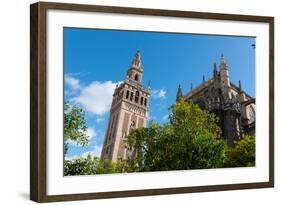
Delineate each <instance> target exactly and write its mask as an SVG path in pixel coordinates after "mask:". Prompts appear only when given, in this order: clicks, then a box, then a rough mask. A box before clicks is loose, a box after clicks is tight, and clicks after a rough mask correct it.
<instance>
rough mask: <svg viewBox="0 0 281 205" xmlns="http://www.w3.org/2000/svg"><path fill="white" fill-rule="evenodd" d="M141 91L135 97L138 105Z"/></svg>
mask: <svg viewBox="0 0 281 205" xmlns="http://www.w3.org/2000/svg"><path fill="white" fill-rule="evenodd" d="M139 95H140V93H139V91H137V92H136V95H135V102H136V103H138V102H139Z"/></svg>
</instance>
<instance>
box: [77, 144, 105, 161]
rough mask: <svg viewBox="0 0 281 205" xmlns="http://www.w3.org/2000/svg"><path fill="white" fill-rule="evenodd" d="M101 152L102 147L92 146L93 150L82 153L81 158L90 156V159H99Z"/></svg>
mask: <svg viewBox="0 0 281 205" xmlns="http://www.w3.org/2000/svg"><path fill="white" fill-rule="evenodd" d="M101 151H102V145H96V146H94V149H93V150H92V151H88V152H84V153H83V154H82V155H81V156H82V157H83V158H86V157H87V156H88V154H90V155H92V157H100V155H101Z"/></svg>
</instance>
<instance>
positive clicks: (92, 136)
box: [66, 127, 97, 147]
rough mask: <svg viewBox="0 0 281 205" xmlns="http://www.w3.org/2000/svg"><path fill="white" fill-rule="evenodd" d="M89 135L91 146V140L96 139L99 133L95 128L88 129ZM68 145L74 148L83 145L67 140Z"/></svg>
mask: <svg viewBox="0 0 281 205" xmlns="http://www.w3.org/2000/svg"><path fill="white" fill-rule="evenodd" d="M87 135H88V136H89V144H88V145H90V144H91V139H93V138H95V137H96V136H97V132H96V129H95V128H94V127H88V129H87ZM66 142H67V143H68V144H70V145H72V146H77V147H81V146H82V145H80V144H77V142H75V141H73V140H70V139H69V140H67V141H66Z"/></svg>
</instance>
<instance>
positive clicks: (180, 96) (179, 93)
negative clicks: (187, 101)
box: [176, 84, 183, 101]
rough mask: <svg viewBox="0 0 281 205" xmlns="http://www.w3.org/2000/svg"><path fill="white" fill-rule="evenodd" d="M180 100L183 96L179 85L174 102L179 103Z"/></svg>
mask: <svg viewBox="0 0 281 205" xmlns="http://www.w3.org/2000/svg"><path fill="white" fill-rule="evenodd" d="M182 98H183V95H182V90H181V84H179V87H178V92H177V99H176V100H177V101H179V100H180V99H182Z"/></svg>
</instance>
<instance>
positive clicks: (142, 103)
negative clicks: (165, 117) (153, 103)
mask: <svg viewBox="0 0 281 205" xmlns="http://www.w3.org/2000/svg"><path fill="white" fill-rule="evenodd" d="M140 103H141V105H143V97H141V101H140Z"/></svg>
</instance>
